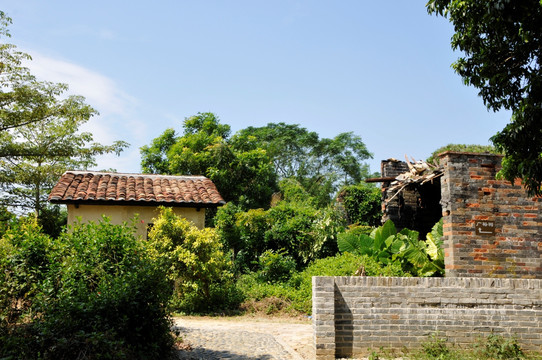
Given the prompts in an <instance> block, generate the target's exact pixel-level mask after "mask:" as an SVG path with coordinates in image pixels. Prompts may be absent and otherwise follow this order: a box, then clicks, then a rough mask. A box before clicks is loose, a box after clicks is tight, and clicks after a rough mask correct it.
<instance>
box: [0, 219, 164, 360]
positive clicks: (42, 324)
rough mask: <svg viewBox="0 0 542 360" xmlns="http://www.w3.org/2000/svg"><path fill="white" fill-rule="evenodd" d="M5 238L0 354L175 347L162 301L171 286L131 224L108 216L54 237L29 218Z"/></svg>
mask: <svg viewBox="0 0 542 360" xmlns="http://www.w3.org/2000/svg"><path fill="white" fill-rule="evenodd" d="M0 244H1V246H0V251H1V252H2V256H1V263H0V265H1V269H0V270H1V271H0V276H3V277H2V279H1V280H2V281H1V282H0V302H1V303H2V322H1V323H0V342H1V343H2V344H5V345H4V346H2V347H0V357H2V358H11V357H13V358H24V359H76V358H86V359H106V358H107V359H109V358H111V359H128V358H130V359H148V358H169V356H171V355H172V354H173V353H172V346H173V338H172V336H171V333H170V325H171V324H170V321H169V316H168V313H167V312H166V308H165V306H164V304H165V303H167V301H168V299H169V297H170V288H169V286H168V284H167V282H166V281H165V276H164V275H165V274H164V272H163V271H162V270H161V269H160V268H159V267H157V266H156V264H155V263H154V262H153V261H152V259H151V258H150V257H149V256H148V254H147V251H146V249H145V246H144V243H142V242H140V241H138V240H136V238H135V236H134V235H133V231H132V229H130V228H126V227H124V226H119V225H112V224H110V223H109V221H108V220H107V219H104V221H102V222H100V223H98V224H95V223H89V224H76V225H75V226H74V227H73V229H72V230H71V231H70V232H67V233H63V234H62V235H61V236H60V238H59V239H57V240H52V239H51V238H49V237H48V236H47V235H44V234H42V233H41V232H40V228H39V226H38V225H37V223H36V222H35V221H23V222H21V223H20V224H19V225H18V226H16V227H13V228H11V229H9V230H8V231H7V232H6V234H5V235H4V236H3V238H2V240H1V243H0ZM21 305H23V306H21ZM4 309H5V310H4Z"/></svg>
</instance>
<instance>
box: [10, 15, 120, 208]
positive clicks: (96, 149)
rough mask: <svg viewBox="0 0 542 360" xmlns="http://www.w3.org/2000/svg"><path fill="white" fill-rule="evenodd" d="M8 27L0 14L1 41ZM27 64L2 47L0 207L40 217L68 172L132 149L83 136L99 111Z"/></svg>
mask: <svg viewBox="0 0 542 360" xmlns="http://www.w3.org/2000/svg"><path fill="white" fill-rule="evenodd" d="M10 23H11V19H10V18H9V17H7V16H6V15H5V14H4V13H3V12H0V36H2V37H4V38H5V37H9V31H8V29H7V26H8V25H9V24H10ZM2 40H3V39H2ZM26 59H30V57H29V56H28V55H27V54H24V53H22V52H19V51H17V50H16V47H15V46H14V45H11V44H5V43H4V42H3V41H2V43H1V44H0V190H1V192H0V206H10V207H19V208H23V209H33V210H34V212H35V213H36V215H37V216H38V217H40V215H41V213H42V211H43V210H44V209H45V205H44V204H45V202H44V201H45V198H46V196H47V194H48V192H49V190H50V189H51V188H52V186H53V185H54V183H55V181H56V180H58V178H59V177H60V175H61V174H62V173H63V172H64V171H66V170H68V169H86V168H88V167H89V166H94V165H96V164H95V161H94V157H95V156H96V155H100V154H105V153H110V152H115V153H117V154H118V153H119V152H120V151H122V149H123V148H125V147H126V146H127V145H128V144H127V143H125V142H123V141H117V142H115V143H114V144H113V145H101V144H98V143H94V142H93V137H92V135H91V134H90V133H80V132H79V131H78V130H79V127H80V126H81V125H82V124H84V123H85V122H87V121H88V120H89V119H90V118H91V117H92V116H93V115H95V114H97V112H96V110H94V109H93V108H92V107H90V106H89V105H87V104H86V103H85V102H84V98H82V97H80V96H65V92H66V91H67V90H68V86H67V85H65V84H56V83H51V82H44V81H39V80H37V79H36V78H35V77H34V76H33V75H32V74H30V72H29V70H28V69H27V68H25V67H23V66H22V62H23V61H24V60H26Z"/></svg>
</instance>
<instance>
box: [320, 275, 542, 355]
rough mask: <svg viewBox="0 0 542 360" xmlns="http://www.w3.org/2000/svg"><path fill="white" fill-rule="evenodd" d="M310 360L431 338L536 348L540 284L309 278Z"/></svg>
mask: <svg viewBox="0 0 542 360" xmlns="http://www.w3.org/2000/svg"><path fill="white" fill-rule="evenodd" d="M313 323H314V327H315V349H316V358H317V359H335V358H336V357H361V356H366V355H367V354H368V353H370V351H369V350H368V349H373V350H374V349H379V348H380V347H384V348H395V349H401V348H403V347H404V346H406V347H409V348H413V347H417V346H419V345H420V342H423V341H426V340H427V336H428V335H430V334H433V333H435V332H438V333H439V334H440V335H441V336H445V337H447V338H448V339H449V340H450V341H451V342H453V343H455V344H458V345H461V344H467V343H472V342H473V341H475V340H476V335H477V334H480V335H488V334H490V333H491V332H493V333H496V334H502V335H505V336H516V337H517V339H518V342H519V343H520V344H521V345H522V347H523V348H524V349H528V350H537V351H540V350H541V349H542V331H540V328H541V327H542V280H538V279H490V278H389V277H313Z"/></svg>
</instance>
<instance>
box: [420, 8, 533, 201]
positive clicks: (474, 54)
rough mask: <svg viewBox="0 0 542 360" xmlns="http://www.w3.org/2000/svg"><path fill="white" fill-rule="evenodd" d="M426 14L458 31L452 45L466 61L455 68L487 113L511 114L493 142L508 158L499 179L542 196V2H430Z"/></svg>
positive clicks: (460, 62)
mask: <svg viewBox="0 0 542 360" xmlns="http://www.w3.org/2000/svg"><path fill="white" fill-rule="evenodd" d="M427 10H428V11H429V13H430V14H437V15H441V16H445V17H447V18H448V19H449V20H450V22H451V23H452V24H453V25H454V30H455V34H454V35H453V36H452V41H451V45H452V48H453V49H454V50H460V51H461V53H462V54H463V56H462V57H460V58H459V59H458V60H457V61H456V62H455V63H454V64H453V65H452V67H453V68H454V70H455V71H456V72H457V73H458V74H459V75H460V76H461V77H462V78H463V80H464V82H465V84H467V85H473V86H474V87H476V88H477V89H478V90H479V93H478V94H479V96H481V97H482V99H483V101H484V103H485V104H486V106H487V107H488V108H489V109H492V110H494V111H498V110H500V109H508V110H512V119H511V121H510V123H509V124H508V125H507V126H506V127H505V128H504V129H503V130H502V131H500V132H499V133H497V134H496V135H495V136H493V137H492V138H491V140H492V141H493V143H494V144H495V146H496V148H497V150H498V151H501V152H503V153H504V154H505V159H506V161H503V167H502V171H501V173H500V174H501V176H504V177H506V178H507V179H508V180H510V181H513V180H514V179H516V178H519V179H523V183H524V185H525V186H526V188H527V190H528V191H529V193H531V194H540V192H541V184H542V156H541V154H542V137H541V136H540V132H541V131H542V124H541V122H540V118H541V115H542V110H541V109H542V68H541V62H542V59H541V57H540V48H541V47H542V35H541V34H542V31H541V29H540V24H541V23H542V6H541V5H540V1H539V0H527V1H499V2H494V1H477V0H466V1H452V0H430V1H428V3H427Z"/></svg>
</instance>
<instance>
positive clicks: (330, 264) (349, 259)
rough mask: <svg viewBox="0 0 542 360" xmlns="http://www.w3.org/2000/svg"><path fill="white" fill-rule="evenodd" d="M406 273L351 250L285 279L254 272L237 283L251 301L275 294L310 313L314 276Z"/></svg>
mask: <svg viewBox="0 0 542 360" xmlns="http://www.w3.org/2000/svg"><path fill="white" fill-rule="evenodd" d="M356 273H357V274H364V275H367V276H408V274H405V273H404V272H403V271H402V270H401V267H400V265H398V264H389V265H382V264H379V263H378V262H376V261H375V260H374V259H372V258H370V257H368V256H362V255H355V254H351V253H344V254H337V255H336V256H333V257H328V258H325V259H318V260H315V261H314V262H313V263H311V264H310V265H309V266H308V267H307V268H306V269H305V270H303V271H302V272H300V273H294V274H293V275H292V276H291V278H290V279H289V280H288V281H286V282H276V283H264V282H262V281H260V280H259V279H258V275H257V274H256V273H251V274H246V275H243V276H241V277H240V278H239V280H238V286H239V288H240V289H241V290H242V291H243V293H244V294H245V296H246V297H247V298H248V299H250V300H254V301H260V300H262V299H265V298H271V297H277V298H281V299H285V300H287V301H288V302H289V303H290V309H292V310H295V311H298V312H302V313H306V314H310V313H311V311H312V277H313V276H351V275H354V274H356Z"/></svg>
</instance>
